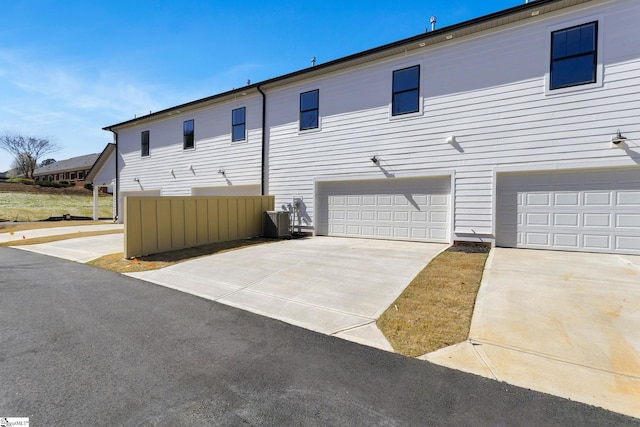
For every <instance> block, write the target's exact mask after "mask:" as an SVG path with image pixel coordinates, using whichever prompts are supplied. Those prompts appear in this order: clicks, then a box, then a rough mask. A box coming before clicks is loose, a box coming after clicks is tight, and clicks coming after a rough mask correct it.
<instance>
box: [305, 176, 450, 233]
mask: <svg viewBox="0 0 640 427" xmlns="http://www.w3.org/2000/svg"><path fill="white" fill-rule="evenodd" d="M449 193H450V178H449V177H438V178H415V179H413V178H412V179H385V180H372V181H356V182H328V183H320V184H319V186H318V199H319V200H318V206H319V207H323V206H325V209H327V210H328V212H327V213H323V212H322V213H319V215H318V220H319V221H322V220H325V221H327V223H326V224H318V227H317V230H318V231H319V232H321V231H322V230H326V232H327V234H329V235H334V236H353V237H371V238H383V239H399V240H418V241H442V242H448V240H449V235H450V226H449V223H450V221H449V216H450V213H449V199H450V196H449ZM325 200H327V202H326V203H325V202H324V201H325ZM343 200H344V201H346V205H347V206H342V205H341V204H344V202H343ZM325 218H326V219H325Z"/></svg>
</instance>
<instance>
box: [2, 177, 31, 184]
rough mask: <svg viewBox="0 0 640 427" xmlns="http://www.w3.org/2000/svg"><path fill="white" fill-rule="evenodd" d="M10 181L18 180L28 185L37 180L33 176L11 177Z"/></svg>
mask: <svg viewBox="0 0 640 427" xmlns="http://www.w3.org/2000/svg"><path fill="white" fill-rule="evenodd" d="M8 182H18V183H22V184H26V185H33V184H34V182H35V181H34V180H32V179H31V178H23V177H14V178H9V181H8Z"/></svg>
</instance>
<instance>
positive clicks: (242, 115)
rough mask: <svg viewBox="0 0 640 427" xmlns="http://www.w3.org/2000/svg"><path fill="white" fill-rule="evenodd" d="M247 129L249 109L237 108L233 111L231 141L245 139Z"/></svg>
mask: <svg viewBox="0 0 640 427" xmlns="http://www.w3.org/2000/svg"><path fill="white" fill-rule="evenodd" d="M246 131H247V109H246V108H245V107H242V108H236V109H235V110H233V111H232V112H231V141H244V139H245V138H246Z"/></svg>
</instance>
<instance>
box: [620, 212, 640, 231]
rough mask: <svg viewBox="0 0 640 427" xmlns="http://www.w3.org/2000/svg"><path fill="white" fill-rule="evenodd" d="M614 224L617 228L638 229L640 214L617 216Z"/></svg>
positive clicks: (639, 227) (639, 226)
mask: <svg viewBox="0 0 640 427" xmlns="http://www.w3.org/2000/svg"><path fill="white" fill-rule="evenodd" d="M616 224H617V225H618V227H624V228H634V229H640V214H618V215H616Z"/></svg>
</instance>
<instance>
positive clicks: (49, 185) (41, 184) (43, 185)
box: [38, 181, 62, 188]
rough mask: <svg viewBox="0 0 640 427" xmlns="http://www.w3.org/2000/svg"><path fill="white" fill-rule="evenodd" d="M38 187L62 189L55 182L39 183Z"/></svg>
mask: <svg viewBox="0 0 640 427" xmlns="http://www.w3.org/2000/svg"><path fill="white" fill-rule="evenodd" d="M38 185H39V186H40V187H54V188H60V187H62V185H60V183H59V182H55V181H40V182H38Z"/></svg>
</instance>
